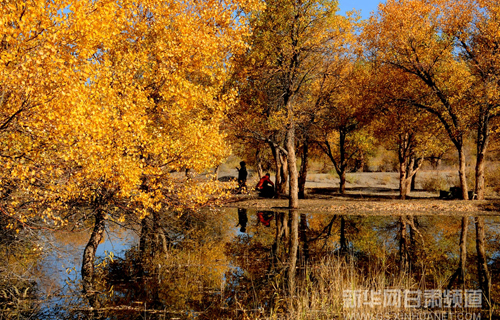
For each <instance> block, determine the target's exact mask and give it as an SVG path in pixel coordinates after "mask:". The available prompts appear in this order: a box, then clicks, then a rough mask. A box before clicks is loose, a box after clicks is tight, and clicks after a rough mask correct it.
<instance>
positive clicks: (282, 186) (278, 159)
mask: <svg viewBox="0 0 500 320" xmlns="http://www.w3.org/2000/svg"><path fill="white" fill-rule="evenodd" d="M269 146H270V147H271V151H272V153H273V157H274V161H275V164H276V179H275V190H276V194H277V195H282V194H284V193H285V192H286V182H287V178H288V163H287V159H286V158H287V157H286V155H284V154H283V152H282V151H281V150H280V149H279V148H277V147H275V146H274V145H272V144H269ZM259 178H261V177H259Z"/></svg>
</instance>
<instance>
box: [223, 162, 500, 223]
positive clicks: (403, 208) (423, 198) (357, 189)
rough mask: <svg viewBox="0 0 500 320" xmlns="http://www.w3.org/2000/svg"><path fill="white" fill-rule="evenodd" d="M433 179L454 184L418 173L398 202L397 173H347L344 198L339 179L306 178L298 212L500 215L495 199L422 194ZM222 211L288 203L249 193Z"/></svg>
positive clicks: (450, 176) (449, 174)
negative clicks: (407, 196)
mask: <svg viewBox="0 0 500 320" xmlns="http://www.w3.org/2000/svg"><path fill="white" fill-rule="evenodd" d="M235 171H236V170H235ZM235 175H236V174H235ZM437 175H439V176H441V177H442V178H443V179H444V180H446V181H447V182H448V186H453V185H455V183H456V182H455V181H454V180H455V179H456V176H457V173H456V172H454V171H427V172H425V171H422V172H419V175H418V177H417V184H416V189H417V191H413V192H411V194H410V199H408V200H399V199H398V196H399V191H398V186H399V180H398V179H399V178H398V177H399V174H398V173H392V172H391V173H388V172H359V173H349V174H348V175H347V184H346V194H345V195H341V194H339V193H338V186H339V179H338V178H336V177H335V176H334V175H331V174H319V173H315V174H310V175H309V176H308V179H307V182H306V199H303V200H300V201H299V211H301V212H310V213H321V212H324V213H335V214H358V215H408V214H413V215H471V216H474V215H500V200H498V199H489V200H484V201H463V200H441V199H439V192H427V191H423V190H422V189H421V188H422V182H424V181H426V179H428V178H430V177H433V176H437ZM225 176H226V177H227V176H230V173H229V172H227V173H226V175H225ZM256 183H257V177H256V175H255V174H252V173H251V174H250V178H249V180H248V185H249V186H250V187H253V186H254V185H255V184H256ZM226 207H238V208H255V209H261V210H288V209H287V208H288V199H287V198H286V197H283V198H281V199H263V198H259V197H258V195H257V192H256V191H252V190H250V191H249V192H248V193H247V194H235V195H234V196H233V197H232V199H231V200H230V201H229V202H228V203H227V204H226Z"/></svg>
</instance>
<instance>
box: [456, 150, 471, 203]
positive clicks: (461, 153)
mask: <svg viewBox="0 0 500 320" xmlns="http://www.w3.org/2000/svg"><path fill="white" fill-rule="evenodd" d="M457 151H458V165H459V169H458V174H459V176H460V188H462V199H464V200H467V199H469V195H468V189H467V177H466V176H465V164H466V163H465V150H464V147H463V143H461V144H460V145H459V147H457Z"/></svg>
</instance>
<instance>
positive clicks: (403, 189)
mask: <svg viewBox="0 0 500 320" xmlns="http://www.w3.org/2000/svg"><path fill="white" fill-rule="evenodd" d="M400 159H401V158H400ZM406 162H407V160H406V159H404V160H403V161H401V160H400V161H399V197H400V198H401V199H402V200H405V199H406V195H407V194H408V190H407V187H408V184H407V183H406V180H407V178H406V167H407V163H406Z"/></svg>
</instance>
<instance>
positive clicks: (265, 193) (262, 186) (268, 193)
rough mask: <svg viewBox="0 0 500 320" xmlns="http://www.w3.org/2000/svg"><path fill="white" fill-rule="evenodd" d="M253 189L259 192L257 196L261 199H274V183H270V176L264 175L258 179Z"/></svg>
mask: <svg viewBox="0 0 500 320" xmlns="http://www.w3.org/2000/svg"><path fill="white" fill-rule="evenodd" d="M255 189H256V190H259V191H260V193H259V196H261V197H264V198H272V197H274V183H273V182H272V181H271V175H270V174H269V173H266V175H265V176H263V177H262V178H261V179H260V181H259V183H257V186H256V187H255Z"/></svg>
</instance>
